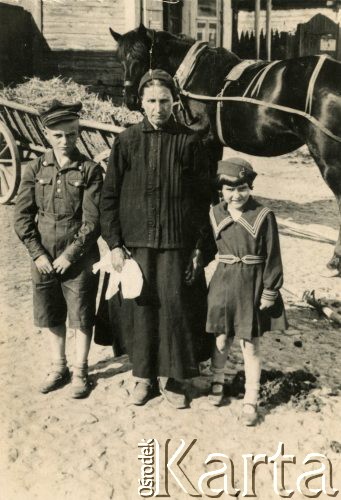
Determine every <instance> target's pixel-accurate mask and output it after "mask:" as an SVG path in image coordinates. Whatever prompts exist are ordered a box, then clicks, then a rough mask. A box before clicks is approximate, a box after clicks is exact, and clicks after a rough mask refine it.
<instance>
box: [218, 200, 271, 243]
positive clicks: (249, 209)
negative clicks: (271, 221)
mask: <svg viewBox="0 0 341 500" xmlns="http://www.w3.org/2000/svg"><path fill="white" fill-rule="evenodd" d="M270 212H271V210H270V209H269V208H267V207H263V206H262V205H260V204H259V203H258V202H257V201H255V200H254V199H253V198H252V197H250V198H249V200H248V201H247V203H246V204H245V208H244V211H243V212H242V215H241V216H240V217H239V218H238V219H237V220H235V221H234V220H233V219H232V217H231V215H230V213H229V211H228V207H227V203H226V202H221V203H219V204H218V205H216V206H214V207H211V209H210V219H211V224H212V227H213V231H214V236H215V239H218V238H219V235H220V233H221V231H222V230H223V229H225V228H226V227H228V226H229V225H231V224H233V223H236V224H240V225H241V226H242V227H243V228H244V229H245V230H246V231H247V232H248V233H249V234H250V235H251V236H252V237H253V238H255V239H256V238H257V236H258V233H259V230H260V228H261V226H262V224H263V222H264V220H265V218H266V216H267V215H268V214H269V213H270Z"/></svg>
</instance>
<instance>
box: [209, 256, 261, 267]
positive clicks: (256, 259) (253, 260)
mask: <svg viewBox="0 0 341 500" xmlns="http://www.w3.org/2000/svg"><path fill="white" fill-rule="evenodd" d="M218 260H219V262H223V263H224V264H236V263H237V262H243V264H251V265H252V264H262V263H263V262H265V257H263V256H262V255H244V256H243V257H237V256H236V255H218Z"/></svg>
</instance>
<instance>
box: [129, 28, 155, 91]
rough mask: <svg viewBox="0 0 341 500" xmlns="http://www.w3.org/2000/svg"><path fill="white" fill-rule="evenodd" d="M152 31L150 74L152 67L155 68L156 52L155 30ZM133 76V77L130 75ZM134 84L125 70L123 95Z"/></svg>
mask: <svg viewBox="0 0 341 500" xmlns="http://www.w3.org/2000/svg"><path fill="white" fill-rule="evenodd" d="M151 31H152V41H151V45H150V49H149V72H151V71H152V66H153V52H154V46H155V30H151ZM129 76H131V75H129ZM133 85H134V84H133V82H132V80H131V79H128V78H127V69H126V68H125V73H124V81H123V93H124V94H125V91H126V89H127V88H130V87H132V86H133Z"/></svg>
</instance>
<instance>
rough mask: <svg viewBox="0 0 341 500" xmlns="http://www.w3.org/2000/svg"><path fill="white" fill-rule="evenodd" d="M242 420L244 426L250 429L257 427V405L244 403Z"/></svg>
mask: <svg viewBox="0 0 341 500" xmlns="http://www.w3.org/2000/svg"><path fill="white" fill-rule="evenodd" d="M240 420H241V422H242V423H243V424H244V425H246V426H248V427H252V426H254V425H256V423H257V421H258V411H257V405H256V404H252V403H244V404H243V410H242V413H241V416H240Z"/></svg>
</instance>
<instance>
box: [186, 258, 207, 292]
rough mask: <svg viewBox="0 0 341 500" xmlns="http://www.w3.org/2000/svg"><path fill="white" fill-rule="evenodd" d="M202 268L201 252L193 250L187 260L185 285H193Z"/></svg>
mask: <svg viewBox="0 0 341 500" xmlns="http://www.w3.org/2000/svg"><path fill="white" fill-rule="evenodd" d="M203 268H204V264H203V258H202V253H201V250H198V249H196V250H194V251H193V252H192V255H191V258H190V259H189V263H188V266H187V268H186V271H185V283H186V285H189V286H190V285H193V283H194V281H195V280H196V279H197V277H198V276H199V275H200V274H201V273H202V271H203Z"/></svg>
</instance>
